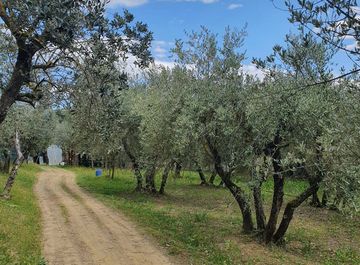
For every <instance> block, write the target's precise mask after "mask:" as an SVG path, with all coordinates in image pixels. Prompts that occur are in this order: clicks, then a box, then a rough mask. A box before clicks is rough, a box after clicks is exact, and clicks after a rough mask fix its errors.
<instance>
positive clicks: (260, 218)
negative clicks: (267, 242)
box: [253, 183, 266, 231]
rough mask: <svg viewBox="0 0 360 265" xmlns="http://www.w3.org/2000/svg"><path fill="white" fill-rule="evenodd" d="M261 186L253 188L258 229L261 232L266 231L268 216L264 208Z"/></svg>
mask: <svg viewBox="0 0 360 265" xmlns="http://www.w3.org/2000/svg"><path fill="white" fill-rule="evenodd" d="M261 184H262V183H259V184H258V185H256V186H255V187H254V188H253V198H254V204H255V214H256V227H257V230H259V231H264V230H265V224H266V216H265V212H264V207H263V201H262V198H261Z"/></svg>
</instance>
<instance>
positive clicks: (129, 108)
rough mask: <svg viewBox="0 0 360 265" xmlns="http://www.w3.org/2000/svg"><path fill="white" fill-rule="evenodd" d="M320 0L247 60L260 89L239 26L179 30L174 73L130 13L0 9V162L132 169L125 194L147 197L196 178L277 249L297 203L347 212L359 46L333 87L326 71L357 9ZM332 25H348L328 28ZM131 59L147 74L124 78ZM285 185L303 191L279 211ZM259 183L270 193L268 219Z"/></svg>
mask: <svg viewBox="0 0 360 265" xmlns="http://www.w3.org/2000/svg"><path fill="white" fill-rule="evenodd" d="M320 2H326V3H324V5H321V4H317V5H316V4H313V3H312V1H300V0H299V1H298V5H297V6H296V5H293V4H291V3H290V1H286V6H287V7H288V9H289V12H290V20H291V21H292V22H293V23H299V24H300V25H301V26H302V27H300V30H299V32H298V33H297V34H289V35H287V36H285V42H284V43H285V44H284V45H276V46H275V47H274V48H273V53H272V54H270V55H269V56H267V57H266V58H255V59H254V60H253V62H254V63H255V64H256V65H257V67H258V68H259V69H261V70H262V72H263V73H264V76H265V77H264V78H263V79H259V78H257V77H256V76H253V75H251V74H248V73H246V72H245V71H244V67H243V66H244V64H245V59H246V52H245V50H246V45H245V41H246V35H247V33H246V27H244V28H242V29H231V28H226V29H225V30H224V34H223V35H222V36H220V35H217V34H215V33H213V32H211V31H210V30H209V29H207V28H206V27H201V29H200V30H199V31H198V32H196V31H194V32H190V33H187V37H186V39H184V40H177V41H176V42H175V47H174V48H173V50H172V55H173V58H174V60H175V66H174V67H173V68H166V67H159V66H155V65H153V64H152V63H151V62H152V58H151V55H150V52H149V47H150V42H151V40H152V35H151V33H150V32H149V31H148V29H147V26H146V25H145V24H143V23H140V22H138V23H135V24H134V22H133V20H134V17H133V16H132V15H131V14H130V13H128V12H127V11H125V12H124V14H123V15H121V16H120V15H115V16H114V18H113V19H112V20H109V19H108V18H106V17H105V15H104V5H105V3H103V1H100V0H99V1H67V2H66V3H65V4H63V3H62V4H59V3H60V2H59V1H40V0H38V1H0V17H1V19H2V21H3V24H1V26H2V28H3V29H5V30H2V31H0V38H1V39H3V40H4V42H2V43H0V54H1V57H0V69H1V70H2V75H1V78H0V88H1V98H0V124H1V126H2V127H1V131H0V141H1V142H0V143H1V148H2V150H4V154H5V156H7V152H8V151H9V149H10V148H11V147H12V146H16V147H17V148H16V150H17V151H19V150H20V147H19V145H20V143H21V152H18V160H19V161H17V162H16V163H15V166H17V165H18V164H20V163H21V160H22V159H23V157H26V156H27V155H36V154H37V153H38V152H39V151H41V150H44V148H45V147H46V146H47V145H48V144H49V143H56V144H58V145H60V146H61V147H62V149H63V150H64V152H65V153H66V154H67V157H68V160H67V162H68V164H73V161H74V156H75V155H79V154H80V155H86V156H87V157H88V158H89V160H91V166H94V163H99V165H100V166H103V167H106V168H108V169H109V171H110V173H109V176H110V177H114V172H115V168H116V167H120V166H126V165H130V166H131V168H132V170H133V173H134V190H135V191H136V192H147V193H149V194H152V195H154V194H164V193H166V183H167V181H168V178H169V177H170V176H171V171H174V170H175V168H177V169H179V168H180V165H181V166H182V167H183V168H184V169H188V170H193V171H196V172H197V173H198V174H199V184H201V185H203V186H205V187H206V186H207V185H215V184H214V183H216V184H219V186H223V187H224V188H225V189H227V190H228V192H229V193H230V194H231V195H232V197H233V199H234V201H235V202H236V203H237V205H238V209H239V214H241V216H242V230H243V232H245V233H253V234H256V235H257V236H258V238H260V241H261V242H265V243H266V244H270V243H277V244H278V243H281V242H283V241H284V239H285V235H286V232H287V230H288V228H289V226H290V225H291V221H292V219H293V217H294V215H295V211H296V209H297V208H298V207H300V206H301V205H302V204H304V203H310V204H311V205H312V206H314V207H331V208H336V209H338V210H341V211H343V212H344V213H347V214H350V215H351V214H355V212H356V211H358V207H359V202H360V166H359V157H360V151H359V150H360V137H359V128H360V105H359V104H360V90H359V89H358V82H357V80H358V77H359V76H358V70H357V67H356V65H357V60H358V59H359V58H358V52H359V51H358V48H355V49H354V50H346V51H347V52H349V54H350V55H351V56H350V57H349V58H351V59H352V60H354V69H352V70H349V71H347V72H346V71H342V72H341V75H340V76H338V75H335V74H334V73H335V72H336V71H335V70H334V68H333V64H332V62H333V58H334V56H335V55H336V53H338V52H339V50H344V49H346V48H344V47H345V46H344V45H345V44H344V43H343V41H344V40H342V39H341V37H347V36H349V35H350V36H352V37H353V38H354V39H355V40H356V41H358V34H359V32H358V24H359V23H358V15H357V13H356V12H355V11H354V10H353V8H352V6H356V3H355V2H354V1H320ZM29 3H31V4H29ZM45 7H46V8H45ZM327 11H333V12H334V13H333V14H332V15H333V17H330V18H329V17H327V15H329V14H330V13H329V12H327ZM329 16H330V15H329ZM337 16H341V19H342V23H343V25H344V26H337V25H332V24H331V23H330V20H331V19H333V18H334V17H335V18H336V17H337ZM343 17H344V18H343ZM308 24H312V25H313V26H315V27H317V28H319V29H320V31H316V32H315V34H314V32H313V31H312V30H309V29H308V27H309V25H308ZM331 29H332V30H331ZM337 29H338V30H339V31H336V30H337ZM334 30H335V31H334ZM334 34H335V36H334ZM124 36H125V37H124ZM339 36H340V37H339ZM5 44H6V45H5ZM5 53H6V54H8V55H9V56H8V57H6V56H5ZM129 56H133V57H134V58H135V61H136V64H137V65H138V66H139V67H140V68H146V70H145V71H143V72H142V75H141V76H140V77H138V78H137V79H136V78H131V77H129V75H128V73H127V72H126V67H127V66H128V57H129ZM4 58H5V59H4ZM12 65H14V66H13V67H12ZM54 97H55V98H54ZM54 101H56V102H57V104H58V105H57V108H56V109H55V108H54V105H52V103H53V102H54ZM15 102H27V103H31V104H32V105H33V106H36V107H38V108H37V109H35V110H33V109H30V107H25V106H24V105H23V104H22V103H17V104H15ZM42 104H44V105H42ZM49 106H52V108H48V107H49ZM59 106H60V107H59ZM52 132H53V133H52ZM54 132H55V133H54ZM14 139H15V140H14ZM13 142H15V145H14V144H13ZM74 164H75V163H74ZM4 167H8V166H6V165H5V166H4ZM7 170H8V169H7ZM159 172H160V174H157V173H159ZM210 173H212V176H211V178H210V179H209V177H208V175H209V174H210ZM12 175H13V174H11V176H10V178H9V180H10V181H12V182H13V179H14V177H12ZM157 176H159V177H157ZM216 176H218V180H215V181H214V179H215V177H216ZM295 177H298V178H301V179H305V180H306V181H307V182H308V187H307V188H306V189H304V190H302V191H301V192H299V194H298V195H297V196H295V197H293V198H292V199H291V200H288V201H285V200H284V186H285V184H286V181H287V180H288V179H289V178H295ZM219 182H220V183H219ZM265 182H270V183H271V184H272V185H273V190H272V194H271V195H272V202H271V205H270V209H265V207H264V205H263V197H264V196H263V194H262V192H263V184H264V183H265ZM5 192H6V194H7V195H6V196H8V192H9V190H8V189H6V190H5ZM214 192H215V191H214ZM267 210H268V211H267Z"/></svg>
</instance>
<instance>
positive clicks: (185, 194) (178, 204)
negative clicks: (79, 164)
mask: <svg viewBox="0 0 360 265" xmlns="http://www.w3.org/2000/svg"><path fill="white" fill-rule="evenodd" d="M70 170H72V171H73V172H75V173H76V174H77V182H78V184H79V185H80V186H81V187H82V188H84V189H86V190H88V191H89V192H91V193H93V194H94V195H95V196H96V197H97V198H99V199H100V200H101V201H103V202H104V203H105V204H107V205H108V206H110V207H113V208H115V209H117V210H121V211H122V212H123V213H125V214H127V215H128V216H129V217H130V218H131V219H132V220H133V221H134V222H136V223H137V224H138V226H139V227H140V228H141V229H144V230H145V231H146V232H147V233H149V234H150V235H152V236H153V237H154V238H155V239H157V241H158V242H159V244H160V245H161V246H162V247H164V248H165V249H166V251H167V252H168V253H169V254H170V255H173V256H174V258H175V260H178V261H180V262H179V263H180V264H219V265H220V264H221V265H227V264H326V265H333V264H334V265H335V264H360V255H359V253H360V222H359V221H360V220H359V218H358V217H356V218H353V219H348V218H346V217H344V216H342V215H341V214H339V213H337V212H334V211H329V210H326V209H315V208H312V207H309V206H307V205H305V206H302V207H300V208H299V209H298V210H297V211H296V213H295V218H294V220H293V222H292V224H291V226H290V228H289V231H288V233H287V236H286V242H287V243H286V245H285V246H284V247H276V246H271V247H269V246H264V245H262V244H259V243H258V242H257V240H256V238H254V237H252V236H249V235H244V234H242V233H241V223H242V221H241V216H240V214H239V209H238V207H237V205H236V204H235V203H234V200H233V198H232V197H231V195H230V193H229V192H228V191H227V190H225V189H223V188H214V187H202V186H199V185H198V184H199V178H198V176H197V175H196V174H195V173H192V172H185V173H184V177H183V178H181V179H177V180H174V179H173V178H170V179H169V183H168V186H167V187H166V195H165V196H150V195H147V194H139V193H135V192H134V191H133V190H134V187H135V186H134V185H135V181H134V177H133V174H132V172H131V171H128V170H117V171H116V177H115V179H113V180H110V179H107V178H105V177H95V173H94V170H91V169H85V168H71V169H70ZM242 185H243V184H242ZM306 186H307V183H305V182H303V181H300V180H293V181H288V182H287V183H286V186H285V194H286V195H285V201H286V200H289V199H291V198H292V197H293V196H295V195H296V194H298V193H299V192H301V191H302V190H303V189H304V188H305V187H306ZM271 191H272V183H271V181H269V182H267V183H265V184H264V200H265V208H266V210H267V212H268V210H269V206H270V202H271Z"/></svg>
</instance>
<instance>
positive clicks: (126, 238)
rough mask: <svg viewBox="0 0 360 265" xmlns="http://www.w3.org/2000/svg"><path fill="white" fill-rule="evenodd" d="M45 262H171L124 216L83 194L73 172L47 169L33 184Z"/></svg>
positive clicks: (159, 264) (98, 264)
mask: <svg viewBox="0 0 360 265" xmlns="http://www.w3.org/2000/svg"><path fill="white" fill-rule="evenodd" d="M35 192H36V194H37V196H38V199H39V203H40V208H41V211H42V220H43V255H44V257H45V259H46V260H47V262H48V264H49V265H54V264H58V265H72V264H89V265H90V264H91V265H137V264H138V265H152V264H153V265H165V264H166V265H169V264H171V262H170V261H169V259H168V258H167V257H166V256H165V255H164V254H163V253H162V251H161V250H160V249H159V248H158V247H157V246H155V245H154V244H152V243H151V242H150V241H149V240H148V239H146V238H145V236H144V235H142V234H141V233H140V232H139V231H137V229H136V227H135V226H134V225H133V224H132V223H131V222H129V221H128V220H127V219H126V218H125V217H124V216H123V215H121V214H119V213H117V212H114V211H113V210H112V209H109V208H108V207H106V206H104V205H103V204H102V203H100V202H98V201H97V200H96V199H94V198H92V197H91V196H90V195H88V194H86V193H85V192H83V191H82V190H81V189H80V188H79V187H78V186H77V185H76V183H75V176H74V174H73V173H71V172H69V171H66V170H62V169H58V168H45V170H44V171H43V172H42V173H40V175H39V178H38V182H37V184H36V186H35Z"/></svg>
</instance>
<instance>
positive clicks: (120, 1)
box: [109, 0, 149, 7]
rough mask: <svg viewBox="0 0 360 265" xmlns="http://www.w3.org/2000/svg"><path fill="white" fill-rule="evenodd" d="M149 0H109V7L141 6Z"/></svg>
mask: <svg viewBox="0 0 360 265" xmlns="http://www.w3.org/2000/svg"><path fill="white" fill-rule="evenodd" d="M147 2H149V1H148V0H110V3H109V7H116V6H124V7H135V6H141V5H144V4H146V3H147Z"/></svg>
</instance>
